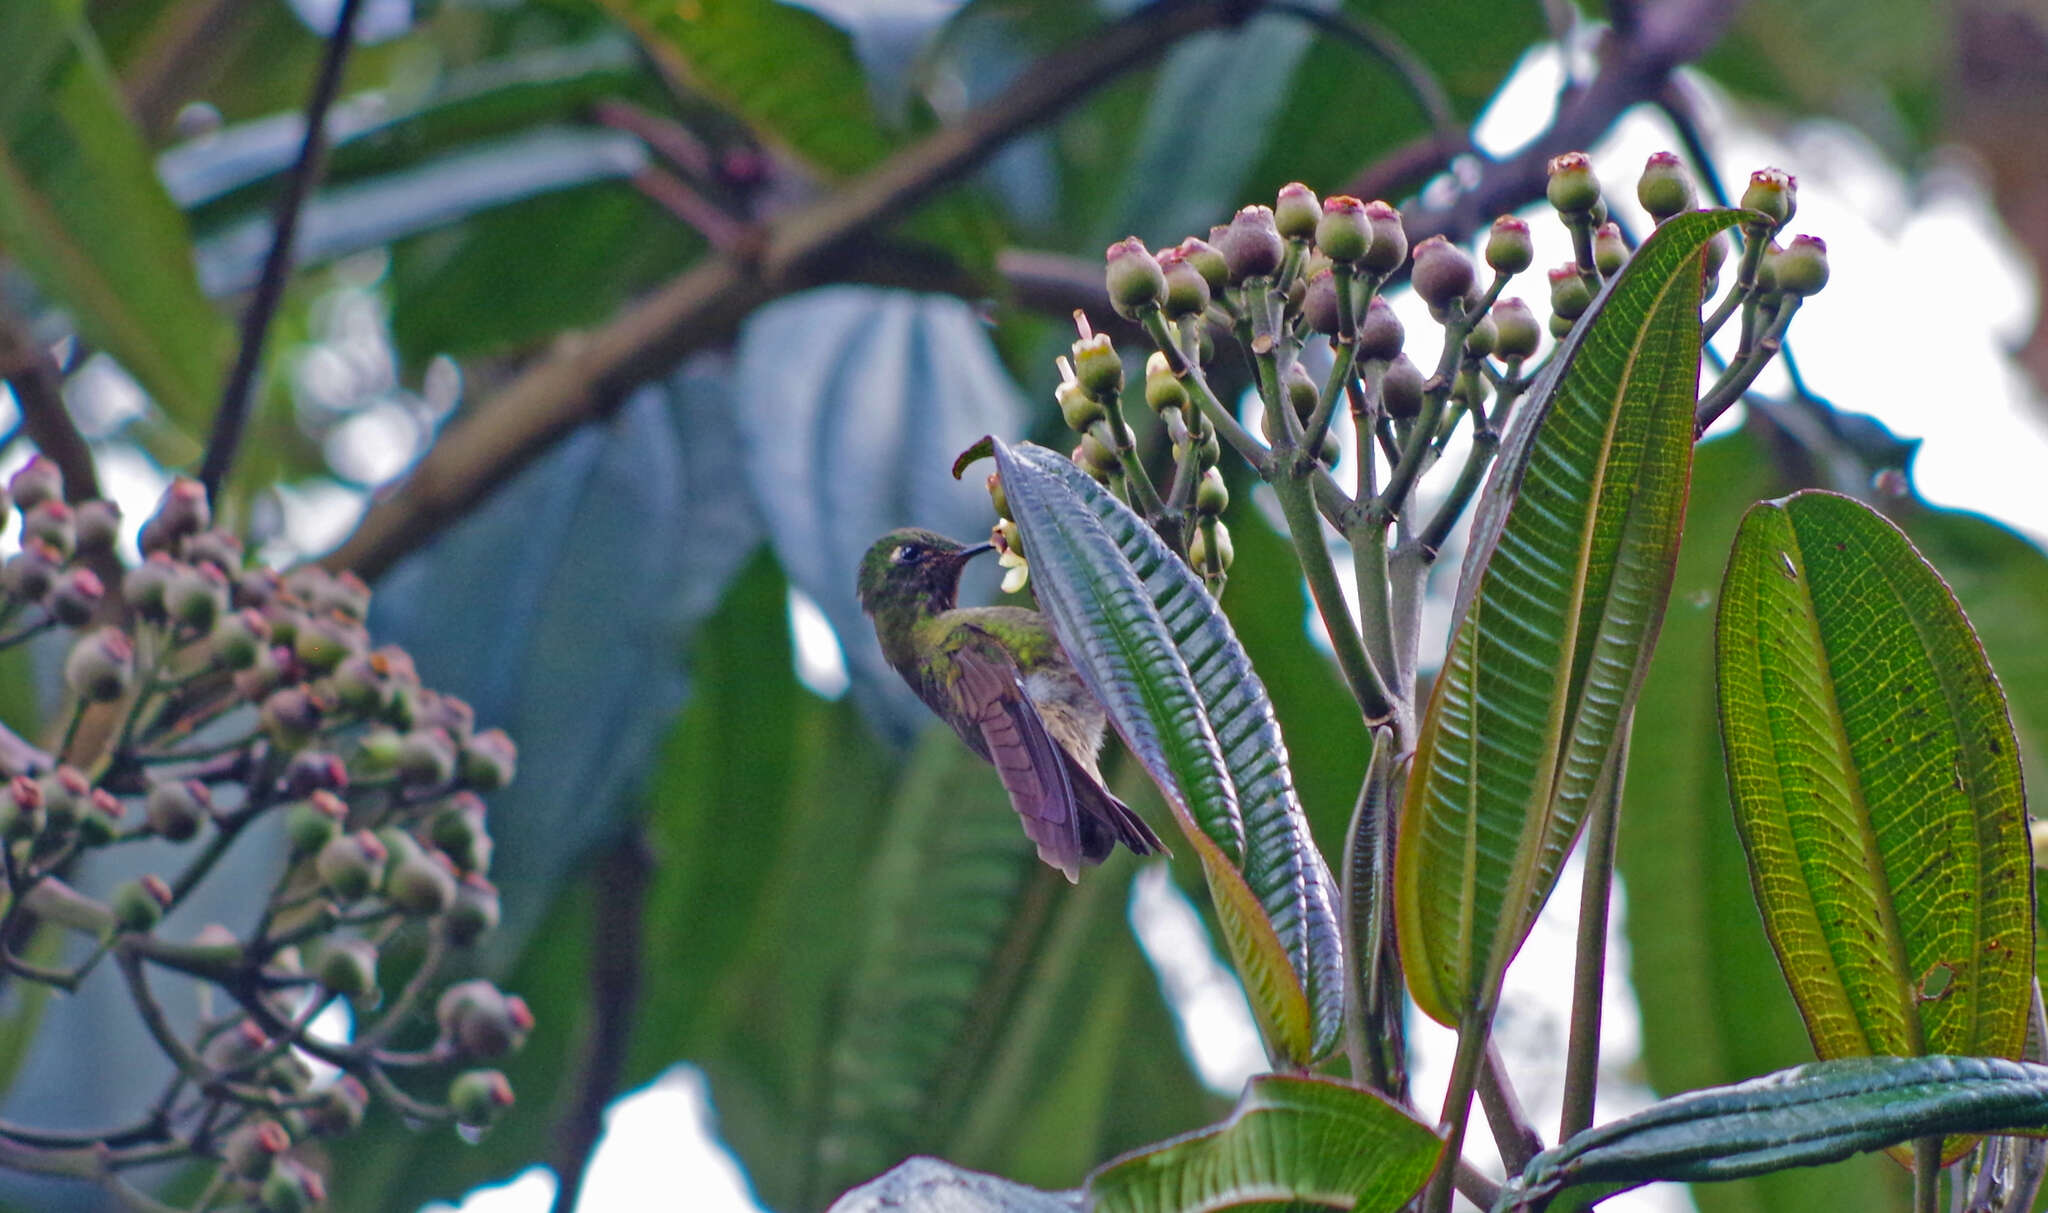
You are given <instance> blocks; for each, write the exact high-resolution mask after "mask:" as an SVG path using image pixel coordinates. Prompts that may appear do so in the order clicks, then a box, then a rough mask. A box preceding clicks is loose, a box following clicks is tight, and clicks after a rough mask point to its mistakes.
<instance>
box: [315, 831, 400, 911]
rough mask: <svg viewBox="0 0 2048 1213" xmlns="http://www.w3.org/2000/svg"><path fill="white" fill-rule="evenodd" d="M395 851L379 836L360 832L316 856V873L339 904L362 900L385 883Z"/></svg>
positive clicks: (349, 835)
mask: <svg viewBox="0 0 2048 1213" xmlns="http://www.w3.org/2000/svg"><path fill="white" fill-rule="evenodd" d="M390 858H391V852H390V850H389V849H387V848H386V847H385V845H384V844H383V842H382V841H380V840H379V839H378V838H377V836H376V835H375V834H372V833H370V832H369V831H368V830H358V831H356V832H355V833H353V834H343V835H341V836H340V837H338V838H335V839H334V840H333V841H331V842H329V843H328V844H327V845H326V846H324V847H321V848H320V853H319V854H318V855H315V856H314V857H313V871H314V872H315V873H316V874H318V875H319V877H320V884H321V885H322V886H323V887H324V888H326V890H327V891H328V892H329V893H330V894H332V895H333V896H334V899H335V900H336V901H340V902H344V903H346V902H352V901H360V900H362V899H363V898H364V897H367V896H369V894H370V892H371V890H373V889H375V888H376V887H377V886H378V885H379V884H381V883H383V880H384V866H385V864H386V863H387V862H388V861H389V859H390Z"/></svg>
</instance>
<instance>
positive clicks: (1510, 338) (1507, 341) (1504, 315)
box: [1493, 298, 1543, 359]
mask: <svg viewBox="0 0 2048 1213" xmlns="http://www.w3.org/2000/svg"><path fill="white" fill-rule="evenodd" d="M1493 329H1494V342H1493V352H1494V353H1495V354H1497V355H1499V356H1500V357H1501V358H1504V359H1516V358H1527V357H1530V356H1531V355H1533V354H1534V353H1535V352H1536V347H1537V345H1538V344H1540V343H1541V341H1542V339H1543V335H1542V332H1541V330H1539V329H1538V328H1537V327H1536V314H1535V313H1534V312H1532V311H1530V310H1529V305H1528V304H1526V303H1523V302H1522V301H1521V300H1520V299H1512V298H1511V299H1503V300H1501V301H1500V302H1499V303H1496V304H1494V305H1493Z"/></svg>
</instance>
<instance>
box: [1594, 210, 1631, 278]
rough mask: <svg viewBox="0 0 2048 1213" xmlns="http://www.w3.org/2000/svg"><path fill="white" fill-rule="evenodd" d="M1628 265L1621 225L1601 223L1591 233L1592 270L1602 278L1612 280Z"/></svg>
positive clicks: (1625, 242) (1626, 247)
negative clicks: (1597, 272)
mask: <svg viewBox="0 0 2048 1213" xmlns="http://www.w3.org/2000/svg"><path fill="white" fill-rule="evenodd" d="M1627 264H1628V241H1626V240H1624V239H1622V238H1621V225H1620V224H1618V223H1603V224H1601V225H1600V228H1599V230H1598V231H1596V232H1594V233H1593V268H1594V269H1597V270H1599V271H1600V276H1601V277H1603V278H1612V277H1614V276H1615V275H1616V274H1618V273H1620V272H1621V267H1622V266H1624V265H1627Z"/></svg>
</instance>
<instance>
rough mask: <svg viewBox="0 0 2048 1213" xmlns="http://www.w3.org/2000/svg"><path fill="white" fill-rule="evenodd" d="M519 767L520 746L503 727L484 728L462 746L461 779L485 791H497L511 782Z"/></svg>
mask: <svg viewBox="0 0 2048 1213" xmlns="http://www.w3.org/2000/svg"><path fill="white" fill-rule="evenodd" d="M518 769H519V747H518V746H517V745H515V744H513V741H512V738H511V737H510V736H509V735H508V734H506V732H505V730H503V729H485V730H484V731H483V732H481V733H477V734H475V735H473V736H472V737H470V739H469V741H468V742H466V743H465V744H464V745H463V747H462V757H461V759H460V772H459V773H460V774H461V776H462V782H464V783H466V784H468V785H469V786H470V787H473V788H475V789H477V790H478V791H482V792H495V791H497V790H498V789H499V788H502V787H504V786H505V785H507V784H509V783H511V782H512V776H513V773H514V772H516V771H517V770H518Z"/></svg>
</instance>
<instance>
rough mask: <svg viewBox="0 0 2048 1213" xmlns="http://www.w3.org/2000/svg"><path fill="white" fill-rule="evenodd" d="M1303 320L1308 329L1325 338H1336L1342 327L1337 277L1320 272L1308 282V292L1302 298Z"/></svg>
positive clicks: (1329, 273)
mask: <svg viewBox="0 0 2048 1213" xmlns="http://www.w3.org/2000/svg"><path fill="white" fill-rule="evenodd" d="M1301 318H1302V319H1303V320H1305V321H1307V322H1308V327H1309V328H1310V329H1311V330H1313V331H1315V332H1318V333H1321V334H1322V335H1323V336H1325V337H1334V336H1336V335H1337V330H1338V329H1339V328H1340V327H1341V324H1340V317H1339V315H1338V311H1337V276H1336V275H1335V274H1333V273H1332V272H1330V271H1329V270H1326V269H1325V270H1318V271H1316V275H1315V277H1313V278H1310V279H1309V280H1308V290H1307V292H1306V293H1305V294H1303V295H1302V298H1301Z"/></svg>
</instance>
